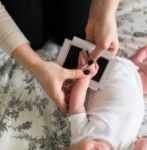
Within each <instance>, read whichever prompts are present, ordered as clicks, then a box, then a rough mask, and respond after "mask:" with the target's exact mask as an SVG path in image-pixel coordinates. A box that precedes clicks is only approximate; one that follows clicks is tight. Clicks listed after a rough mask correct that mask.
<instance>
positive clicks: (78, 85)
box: [69, 79, 89, 115]
mask: <svg viewBox="0 0 147 150" xmlns="http://www.w3.org/2000/svg"><path fill="white" fill-rule="evenodd" d="M88 85H89V80H88V81H87V79H86V80H85V82H84V79H83V80H82V81H81V82H80V81H76V82H75V84H74V87H73V88H72V91H71V94H70V105H69V114H70V115H74V114H80V113H85V106H84V103H85V97H86V92H87V88H88ZM74 89H75V90H74ZM77 89H79V90H77Z"/></svg>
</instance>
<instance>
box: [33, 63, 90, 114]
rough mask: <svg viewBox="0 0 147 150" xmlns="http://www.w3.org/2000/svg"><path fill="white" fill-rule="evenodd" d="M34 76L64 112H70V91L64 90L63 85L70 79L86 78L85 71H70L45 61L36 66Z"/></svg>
mask: <svg viewBox="0 0 147 150" xmlns="http://www.w3.org/2000/svg"><path fill="white" fill-rule="evenodd" d="M31 73H32V75H33V76H34V77H35V78H36V79H37V80H38V82H39V83H40V84H41V86H42V87H43V89H44V90H45V91H46V92H47V94H48V95H49V96H50V98H52V100H54V101H55V102H56V103H57V105H58V107H59V108H60V109H61V110H62V111H63V112H68V107H67V103H66V102H67V101H68V98H69V96H68V94H69V92H70V91H69V90H68V89H67V88H63V85H64V83H65V82H66V81H68V80H69V79H79V78H84V77H86V75H85V74H87V70H86V73H85V74H84V72H83V70H81V69H75V70H68V69H64V68H62V67H60V66H59V65H58V64H56V63H54V62H46V61H43V62H41V63H39V64H37V65H36V67H35V69H34V70H33V71H32V72H31Z"/></svg>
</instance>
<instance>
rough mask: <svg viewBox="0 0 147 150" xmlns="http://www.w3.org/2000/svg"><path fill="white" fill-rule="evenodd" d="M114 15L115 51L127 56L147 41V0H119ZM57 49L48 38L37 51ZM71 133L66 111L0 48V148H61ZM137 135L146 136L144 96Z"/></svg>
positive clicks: (49, 53) (48, 56)
mask: <svg viewBox="0 0 147 150" xmlns="http://www.w3.org/2000/svg"><path fill="white" fill-rule="evenodd" d="M116 17H117V24H118V36H119V41H120V49H119V52H118V55H119V56H121V57H128V56H130V55H132V54H133V53H135V52H136V51H137V49H138V48H139V47H142V46H144V45H146V44H147V40H146V39H147V2H146V0H120V5H119V8H118V12H117V15H116ZM59 50H60V47H59V46H58V45H56V44H54V43H52V42H51V41H49V42H47V43H46V45H45V46H44V47H43V48H42V49H41V50H38V52H37V53H38V54H39V55H40V56H41V57H42V58H43V59H45V60H52V61H55V60H56V58H57V55H58V52H59ZM70 136H71V132H70V125H69V122H68V119H67V115H66V114H64V113H61V112H60V111H59V110H58V108H57V107H56V105H55V103H54V102H53V101H52V100H51V99H50V98H49V97H48V95H47V94H46V92H44V91H43V90H42V87H41V86H40V85H39V84H38V82H37V81H36V80H35V79H34V78H32V76H31V75H30V73H29V72H27V71H26V70H25V69H24V68H23V67H21V66H20V65H19V64H18V63H16V61H15V60H13V59H11V58H9V56H8V55H7V54H6V53H5V52H3V51H2V50H0V149H1V150H10V149H11V150H42V149H43V150H60V149H61V148H62V147H68V146H69V144H70ZM137 137H138V138H140V137H147V96H146V97H145V116H144V120H143V123H142V126H141V128H140V131H139V133H138V136H137Z"/></svg>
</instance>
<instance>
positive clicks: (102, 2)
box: [89, 0, 119, 19]
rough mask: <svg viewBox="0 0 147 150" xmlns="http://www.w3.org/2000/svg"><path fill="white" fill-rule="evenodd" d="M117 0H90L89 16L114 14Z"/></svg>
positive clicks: (96, 16) (98, 16)
mask: <svg viewBox="0 0 147 150" xmlns="http://www.w3.org/2000/svg"><path fill="white" fill-rule="evenodd" d="M118 4H119V0H92V4H91V8H90V14H89V17H92V18H97V19H99V18H100V17H107V16H111V15H115V13H116V10H117V7H118Z"/></svg>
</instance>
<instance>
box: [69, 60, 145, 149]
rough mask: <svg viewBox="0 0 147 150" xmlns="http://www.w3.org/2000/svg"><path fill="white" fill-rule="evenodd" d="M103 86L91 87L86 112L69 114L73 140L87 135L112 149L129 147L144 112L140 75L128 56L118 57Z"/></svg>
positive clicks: (76, 140)
mask: <svg viewBox="0 0 147 150" xmlns="http://www.w3.org/2000/svg"><path fill="white" fill-rule="evenodd" d="M117 60H118V62H117V64H116V66H115V67H114V69H113V71H112V73H111V76H110V78H109V80H108V83H107V86H106V88H105V89H104V90H98V91H97V92H94V91H92V93H91V96H90V98H89V100H88V108H87V114H86V113H81V114H77V115H72V116H70V117H69V120H70V123H71V132H72V143H71V145H74V144H76V143H78V142H80V141H82V140H85V139H94V140H98V141H105V142H107V143H108V144H109V145H110V147H111V149H112V150H126V149H129V147H130V146H131V144H132V143H133V142H134V140H135V138H136V135H137V133H138V130H139V128H140V126H141V122H142V119H143V114H144V103H143V92H142V83H141V78H140V76H139V74H138V71H137V67H136V66H135V65H134V64H133V63H132V62H131V61H129V60H127V59H124V58H117Z"/></svg>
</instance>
